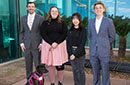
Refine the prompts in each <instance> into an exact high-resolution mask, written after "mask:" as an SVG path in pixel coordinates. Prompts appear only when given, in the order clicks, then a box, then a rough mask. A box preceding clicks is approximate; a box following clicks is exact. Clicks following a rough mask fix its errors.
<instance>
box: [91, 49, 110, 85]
mask: <svg viewBox="0 0 130 85" xmlns="http://www.w3.org/2000/svg"><path fill="white" fill-rule="evenodd" d="M90 62H91V65H92V70H93V85H101V84H100V68H101V73H102V85H110V78H109V57H103V56H99V54H98V52H97V49H96V54H95V56H91V57H90Z"/></svg>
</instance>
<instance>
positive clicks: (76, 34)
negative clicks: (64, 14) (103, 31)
mask: <svg viewBox="0 0 130 85" xmlns="http://www.w3.org/2000/svg"><path fill="white" fill-rule="evenodd" d="M86 39H87V37H86V29H85V28H84V27H83V25H82V18H81V15H80V14H79V13H74V14H73V15H72V26H71V28H70V30H69V33H68V38H67V50H68V55H69V59H70V62H71V65H72V71H73V77H74V85H85V72H84V63H85V48H84V47H85V43H86Z"/></svg>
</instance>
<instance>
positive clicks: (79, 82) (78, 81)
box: [70, 56, 86, 85]
mask: <svg viewBox="0 0 130 85" xmlns="http://www.w3.org/2000/svg"><path fill="white" fill-rule="evenodd" d="M70 62H71V65H72V71H73V78H74V85H85V80H86V79H85V71H84V64H85V56H81V57H80V58H75V59H74V60H70Z"/></svg>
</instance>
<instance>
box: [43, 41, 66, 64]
mask: <svg viewBox="0 0 130 85" xmlns="http://www.w3.org/2000/svg"><path fill="white" fill-rule="evenodd" d="M67 61H68V54H67V48H66V40H64V41H63V42H62V43H60V44H59V45H58V46H57V47H56V48H55V49H53V48H51V45H50V44H48V43H47V42H46V41H44V40H43V41H42V51H41V63H43V64H46V65H48V66H50V65H52V66H60V65H62V64H63V63H65V62H67Z"/></svg>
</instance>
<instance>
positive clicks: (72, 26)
mask: <svg viewBox="0 0 130 85" xmlns="http://www.w3.org/2000/svg"><path fill="white" fill-rule="evenodd" d="M75 16H76V17H77V18H78V20H79V29H80V30H82V28H84V27H83V24H82V18H81V15H80V14H79V13H74V14H73V15H72V20H73V19H74V17H75ZM72 28H74V24H73V23H72V24H71V28H70V30H72Z"/></svg>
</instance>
